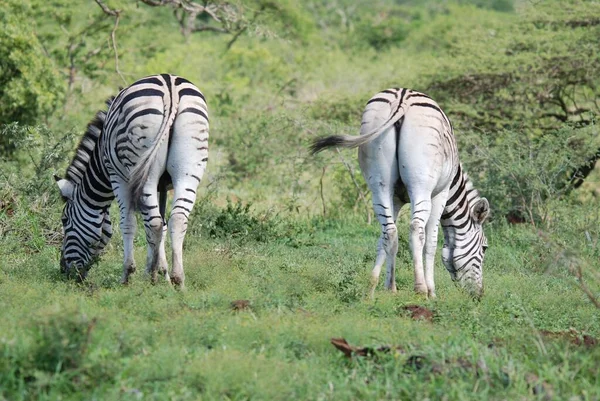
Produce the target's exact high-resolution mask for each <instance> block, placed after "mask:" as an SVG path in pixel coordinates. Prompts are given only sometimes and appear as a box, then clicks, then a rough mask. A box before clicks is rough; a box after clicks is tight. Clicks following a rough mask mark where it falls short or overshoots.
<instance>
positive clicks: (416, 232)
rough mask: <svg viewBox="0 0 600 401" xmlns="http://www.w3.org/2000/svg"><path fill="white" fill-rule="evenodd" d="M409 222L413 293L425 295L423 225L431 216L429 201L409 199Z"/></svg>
mask: <svg viewBox="0 0 600 401" xmlns="http://www.w3.org/2000/svg"><path fill="white" fill-rule="evenodd" d="M411 215H412V217H411V222H410V234H409V244H410V251H411V253H412V257H413V268H414V271H415V292H417V293H422V294H427V284H426V283H425V275H424V271H423V252H424V247H425V225H426V224H427V222H428V221H429V217H430V215H431V200H430V199H424V198H423V197H415V199H411Z"/></svg>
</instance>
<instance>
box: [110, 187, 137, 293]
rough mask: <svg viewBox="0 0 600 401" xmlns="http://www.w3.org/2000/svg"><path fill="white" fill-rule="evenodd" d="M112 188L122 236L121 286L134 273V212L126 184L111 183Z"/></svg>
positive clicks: (127, 281) (135, 223)
mask: <svg viewBox="0 0 600 401" xmlns="http://www.w3.org/2000/svg"><path fill="white" fill-rule="evenodd" d="M113 185H114V186H113V188H114V191H115V194H116V197H117V202H118V203H119V212H120V214H121V219H120V227H121V233H122V235H123V276H122V277H121V284H127V283H129V276H130V275H131V274H132V273H134V272H135V260H134V258H133V239H134V237H135V231H136V228H137V222H136V218H135V211H134V209H133V208H132V207H131V206H130V204H131V203H130V202H129V194H128V193H127V190H126V189H125V188H127V186H126V184H125V183H123V182H122V181H121V182H118V183H116V184H115V183H113Z"/></svg>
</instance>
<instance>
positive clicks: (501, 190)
mask: <svg viewBox="0 0 600 401" xmlns="http://www.w3.org/2000/svg"><path fill="white" fill-rule="evenodd" d="M491 137H492V136H491V135H481V134H479V135H478V134H469V135H465V136H462V137H461V138H460V139H461V142H462V143H461V144H465V145H467V146H463V147H462V151H463V152H462V153H463V154H465V155H466V156H467V157H464V158H463V159H465V160H467V165H468V170H467V171H471V172H473V173H472V174H475V175H474V177H473V178H474V180H475V182H477V184H478V186H479V187H480V188H484V195H485V196H486V197H488V199H489V200H490V203H491V204H492V205H493V213H494V214H495V215H496V216H497V217H501V216H508V215H511V216H512V217H513V218H516V219H523V220H526V221H528V222H531V223H533V224H537V223H545V222H547V220H548V218H549V208H550V207H551V206H550V205H551V203H550V202H549V201H551V200H553V199H556V198H560V197H563V196H566V195H567V194H568V193H569V192H570V191H571V190H572V186H571V180H572V174H573V172H574V171H575V169H576V168H577V167H578V166H581V165H583V164H584V163H585V160H586V157H587V155H588V154H589V149H594V148H596V147H598V144H597V142H598V139H597V138H598V133H597V129H596V128H595V127H590V129H585V130H574V129H573V128H570V127H565V128H563V129H561V130H557V131H555V132H553V133H549V134H546V135H544V136H542V137H533V138H528V137H527V136H525V135H523V133H522V132H519V131H514V130H505V131H499V132H496V133H495V134H494V136H493V137H494V138H493V139H491Z"/></svg>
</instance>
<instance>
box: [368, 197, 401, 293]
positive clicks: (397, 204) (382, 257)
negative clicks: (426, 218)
mask: <svg viewBox="0 0 600 401" xmlns="http://www.w3.org/2000/svg"><path fill="white" fill-rule="evenodd" d="M393 204H394V209H393V211H392V217H393V219H394V224H395V222H396V220H397V219H398V213H399V212H400V209H402V206H403V205H404V203H403V202H402V201H400V199H398V198H397V197H394V202H393ZM382 231H383V230H382ZM390 251H391V252H393V249H392V250H390ZM393 253H394V258H393V259H392V258H386V254H387V252H386V241H385V233H384V232H382V234H381V237H379V242H378V243H377V259H376V260H375V267H373V271H372V272H371V288H370V296H371V298H373V297H374V296H375V287H377V284H378V283H379V275H380V273H381V267H382V266H383V262H385V261H386V260H387V265H386V277H389V278H388V279H386V288H390V287H388V281H387V280H391V281H392V284H391V290H392V291H394V292H395V291H396V270H395V260H396V256H395V255H396V254H397V253H398V234H397V229H396V251H395V252H393Z"/></svg>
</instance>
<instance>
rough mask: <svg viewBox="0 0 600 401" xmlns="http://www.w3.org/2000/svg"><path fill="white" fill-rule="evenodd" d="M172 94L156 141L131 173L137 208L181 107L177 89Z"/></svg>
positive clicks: (133, 201)
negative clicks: (151, 170)
mask: <svg viewBox="0 0 600 401" xmlns="http://www.w3.org/2000/svg"><path fill="white" fill-rule="evenodd" d="M172 96H173V97H172V99H170V100H171V101H170V103H171V108H170V111H169V109H168V106H169V102H166V101H165V102H164V103H165V116H166V118H164V119H163V123H162V125H161V127H160V129H159V131H158V135H157V136H156V138H155V140H154V143H153V144H152V146H151V147H150V149H149V150H148V151H147V152H146V153H144V154H143V155H142V156H141V157H140V160H139V161H138V163H137V164H136V165H135V166H134V168H133V169H132V170H131V172H130V175H129V190H130V199H131V204H132V206H133V207H134V208H135V209H138V208H139V207H140V199H141V197H142V192H143V189H144V184H146V181H147V180H148V175H149V174H150V167H152V165H153V164H154V160H155V159H156V155H157V154H158V150H159V149H160V147H161V145H162V144H163V143H164V141H165V140H166V139H167V138H168V137H169V134H170V132H171V126H172V125H173V122H174V121H175V117H177V109H178V108H179V96H178V95H177V91H173V95H172Z"/></svg>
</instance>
